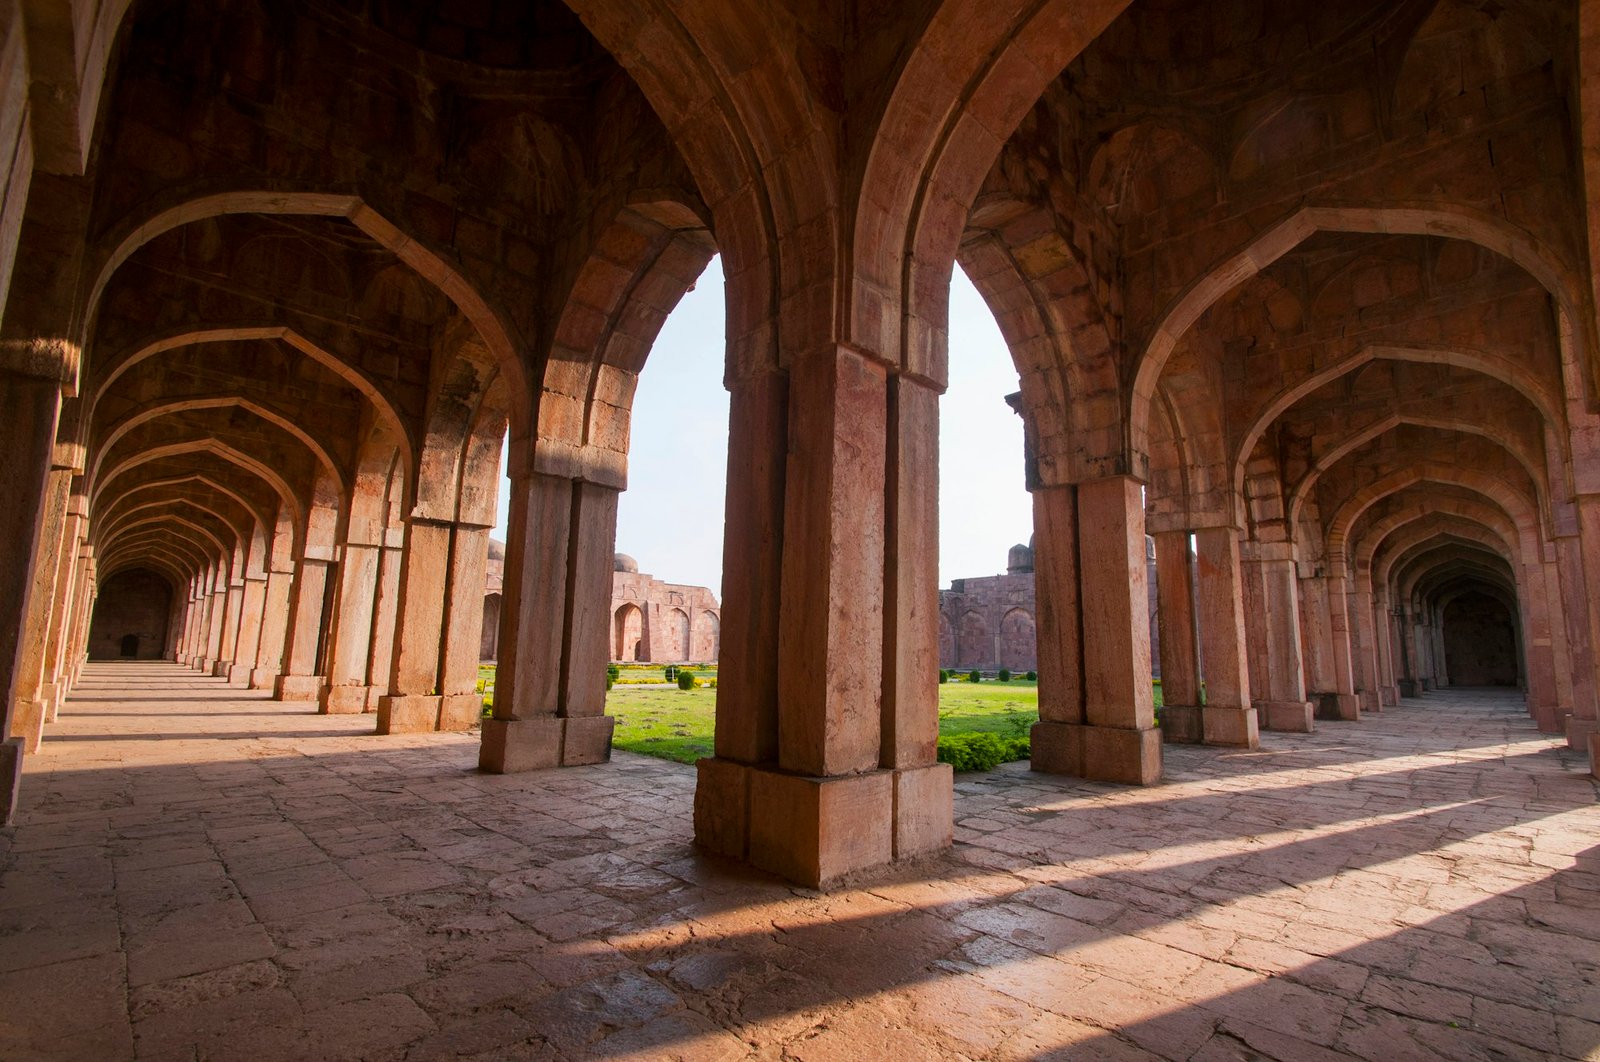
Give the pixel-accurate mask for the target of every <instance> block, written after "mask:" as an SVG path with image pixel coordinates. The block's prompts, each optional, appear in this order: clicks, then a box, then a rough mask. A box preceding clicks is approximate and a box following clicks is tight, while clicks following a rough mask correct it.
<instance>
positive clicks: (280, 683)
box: [273, 557, 328, 701]
mask: <svg viewBox="0 0 1600 1062" xmlns="http://www.w3.org/2000/svg"><path fill="white" fill-rule="evenodd" d="M327 592H328V562H327V561H326V560H322V559H319V558H316V557H303V558H301V560H300V564H299V566H298V570H297V572H296V574H295V582H294V590H293V593H292V596H291V599H290V607H289V616H288V639H287V645H286V647H285V652H284V659H283V674H281V675H279V676H278V677H277V679H276V681H275V682H274V683H273V697H274V698H275V699H276V700H280V701H314V700H316V699H317V690H319V689H321V687H322V677H321V676H320V675H318V674H317V673H316V672H317V648H318V646H319V645H320V644H321V638H322V612H323V608H322V606H323V599H324V597H325V595H326V594H327Z"/></svg>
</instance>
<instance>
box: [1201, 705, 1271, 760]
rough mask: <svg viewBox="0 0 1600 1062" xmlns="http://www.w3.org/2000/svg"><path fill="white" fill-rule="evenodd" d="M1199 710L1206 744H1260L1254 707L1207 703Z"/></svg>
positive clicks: (1237, 745)
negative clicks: (1215, 705)
mask: <svg viewBox="0 0 1600 1062" xmlns="http://www.w3.org/2000/svg"><path fill="white" fill-rule="evenodd" d="M1200 711H1201V712H1202V713H1203V715H1202V720H1203V722H1202V729H1203V730H1204V732H1205V743H1206V744H1207V745H1222V746H1226V747H1228V748H1237V749H1254V748H1259V747H1260V746H1261V732H1260V730H1259V729H1258V728H1257V726H1256V710H1255V709H1254V708H1221V707H1218V708H1212V707H1210V706H1209V705H1208V706H1207V707H1205V708H1202V709H1200Z"/></svg>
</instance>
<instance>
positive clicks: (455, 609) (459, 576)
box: [438, 524, 611, 730]
mask: <svg viewBox="0 0 1600 1062" xmlns="http://www.w3.org/2000/svg"><path fill="white" fill-rule="evenodd" d="M488 560H489V529H488V528H487V527H476V526H471V525H467V524H456V525H455V527H454V529H453V531H452V535H451V543H450V585H449V589H448V595H449V596H448V597H447V599H446V607H445V618H444V649H443V655H442V658H441V659H440V662H439V664H440V666H439V696H440V698H441V700H440V704H439V721H438V728H439V729H440V730H470V729H471V728H472V727H474V726H476V725H477V724H478V721H479V720H480V719H482V718H483V695H482V694H480V693H478V692H477V684H478V647H479V645H480V643H481V642H482V634H483V580H484V571H485V568H486V567H487V565H488ZM610 570H611V566H610V564H607V565H606V573H607V582H608V586H607V593H606V600H607V601H609V600H610V597H611V595H610V588H609V577H610ZM603 611H604V606H602V612H603ZM596 674H597V675H599V676H600V683H601V695H602V697H603V696H604V693H605V686H604V683H605V661H604V660H602V661H601V662H600V665H599V667H598V668H597V669H596Z"/></svg>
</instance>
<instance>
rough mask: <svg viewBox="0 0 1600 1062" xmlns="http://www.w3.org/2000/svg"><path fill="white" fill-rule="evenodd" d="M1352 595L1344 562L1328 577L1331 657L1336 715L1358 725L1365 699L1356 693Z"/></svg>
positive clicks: (1337, 565) (1337, 564)
mask: <svg viewBox="0 0 1600 1062" xmlns="http://www.w3.org/2000/svg"><path fill="white" fill-rule="evenodd" d="M1350 595H1351V589H1350V580H1349V578H1348V577H1347V576H1346V574H1345V568H1344V562H1343V561H1342V560H1341V561H1338V562H1336V564H1335V566H1334V571H1333V574H1331V575H1329V576H1328V586H1327V597H1328V653H1329V663H1330V665H1331V666H1332V668H1333V690H1334V692H1333V701H1334V712H1335V714H1336V715H1337V717H1338V718H1340V719H1344V720H1351V721H1354V720H1358V719H1360V718H1361V698H1360V695H1358V694H1357V693H1356V666H1355V649H1356V647H1355V645H1354V644H1353V643H1352V638H1351V634H1352V631H1351V624H1350Z"/></svg>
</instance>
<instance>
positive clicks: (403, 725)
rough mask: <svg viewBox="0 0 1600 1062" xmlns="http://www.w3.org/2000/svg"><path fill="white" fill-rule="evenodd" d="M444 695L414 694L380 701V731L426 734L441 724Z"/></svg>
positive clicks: (386, 732)
mask: <svg viewBox="0 0 1600 1062" xmlns="http://www.w3.org/2000/svg"><path fill="white" fill-rule="evenodd" d="M443 702H444V698H443V697H438V696H427V695H418V694H412V695H410V696H399V697H390V696H385V697H383V698H382V699H381V700H379V701H378V733H380V734H426V733H431V732H432V731H433V730H434V729H435V728H437V727H438V725H439V707H440V705H441V704H442V703H443Z"/></svg>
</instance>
